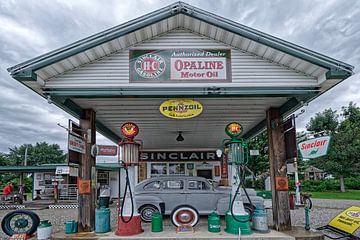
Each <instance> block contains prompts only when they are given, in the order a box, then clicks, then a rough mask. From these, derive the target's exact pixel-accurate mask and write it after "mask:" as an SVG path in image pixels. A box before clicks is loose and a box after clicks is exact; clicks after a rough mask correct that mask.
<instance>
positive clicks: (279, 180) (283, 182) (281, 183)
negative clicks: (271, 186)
mask: <svg viewBox="0 0 360 240" xmlns="http://www.w3.org/2000/svg"><path fill="white" fill-rule="evenodd" d="M275 189H276V191H288V190H289V181H288V178H287V177H280V176H276V177H275Z"/></svg>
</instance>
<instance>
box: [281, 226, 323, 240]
mask: <svg viewBox="0 0 360 240" xmlns="http://www.w3.org/2000/svg"><path fill="white" fill-rule="evenodd" d="M283 233H285V234H288V235H290V236H293V237H295V238H296V240H309V239H311V240H322V239H325V236H324V234H323V233H322V232H320V231H317V230H312V229H311V230H309V231H307V230H305V228H303V227H294V226H293V227H292V229H291V231H284V232H283Z"/></svg>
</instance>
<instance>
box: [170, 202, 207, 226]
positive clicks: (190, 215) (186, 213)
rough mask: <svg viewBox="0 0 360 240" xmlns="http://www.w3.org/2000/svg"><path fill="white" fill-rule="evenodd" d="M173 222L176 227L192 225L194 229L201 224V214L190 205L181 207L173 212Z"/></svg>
mask: <svg viewBox="0 0 360 240" xmlns="http://www.w3.org/2000/svg"><path fill="white" fill-rule="evenodd" d="M170 217H171V222H172V223H173V224H174V226H176V227H179V226H180V225H190V226H192V227H194V226H195V225H196V224H197V223H198V222H199V219H200V217H199V212H198V211H197V210H196V209H195V208H193V207H191V206H188V205H180V206H178V207H176V208H175V209H174V210H172V212H171V215H170Z"/></svg>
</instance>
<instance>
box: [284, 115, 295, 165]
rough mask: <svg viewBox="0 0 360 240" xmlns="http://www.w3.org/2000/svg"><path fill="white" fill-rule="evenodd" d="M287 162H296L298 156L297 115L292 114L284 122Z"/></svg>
mask: <svg viewBox="0 0 360 240" xmlns="http://www.w3.org/2000/svg"><path fill="white" fill-rule="evenodd" d="M283 125H284V138H285V153H286V162H287V163H292V162H294V161H293V160H294V158H296V157H297V147H296V127H295V117H294V115H292V116H291V117H290V118H289V119H287V120H286V121H285V122H284V123H283Z"/></svg>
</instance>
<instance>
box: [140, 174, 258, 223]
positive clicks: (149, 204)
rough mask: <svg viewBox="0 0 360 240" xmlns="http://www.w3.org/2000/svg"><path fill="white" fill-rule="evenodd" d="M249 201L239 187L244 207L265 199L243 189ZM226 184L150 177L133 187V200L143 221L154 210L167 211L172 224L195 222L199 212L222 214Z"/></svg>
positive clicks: (226, 200) (225, 207) (225, 205)
mask: <svg viewBox="0 0 360 240" xmlns="http://www.w3.org/2000/svg"><path fill="white" fill-rule="evenodd" d="M246 190H247V193H248V195H249V197H250V200H251V204H252V205H253V206H251V204H250V202H249V201H248V199H247V197H246V195H245V193H244V192H243V190H242V191H241V196H242V200H243V202H244V207H245V210H247V211H248V212H250V211H252V209H253V207H256V206H264V199H263V198H262V197H258V196H256V192H255V190H254V189H246ZM230 192H231V188H229V187H218V188H215V187H214V186H213V185H212V184H211V183H210V182H209V181H208V180H207V179H206V178H203V177H192V176H163V177H153V178H149V179H147V180H144V181H142V182H141V183H139V184H138V185H137V186H136V187H135V201H136V204H137V207H138V210H139V213H140V215H141V218H142V220H143V221H146V222H149V221H151V216H152V214H153V212H155V211H160V212H161V213H162V214H164V215H170V217H171V221H172V223H173V224H174V225H175V226H179V225H182V224H188V225H192V226H195V225H196V223H197V222H198V220H199V216H200V215H208V214H209V213H211V212H213V211H215V212H217V213H218V214H220V215H225V212H226V211H227V210H228V209H229V202H230Z"/></svg>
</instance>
